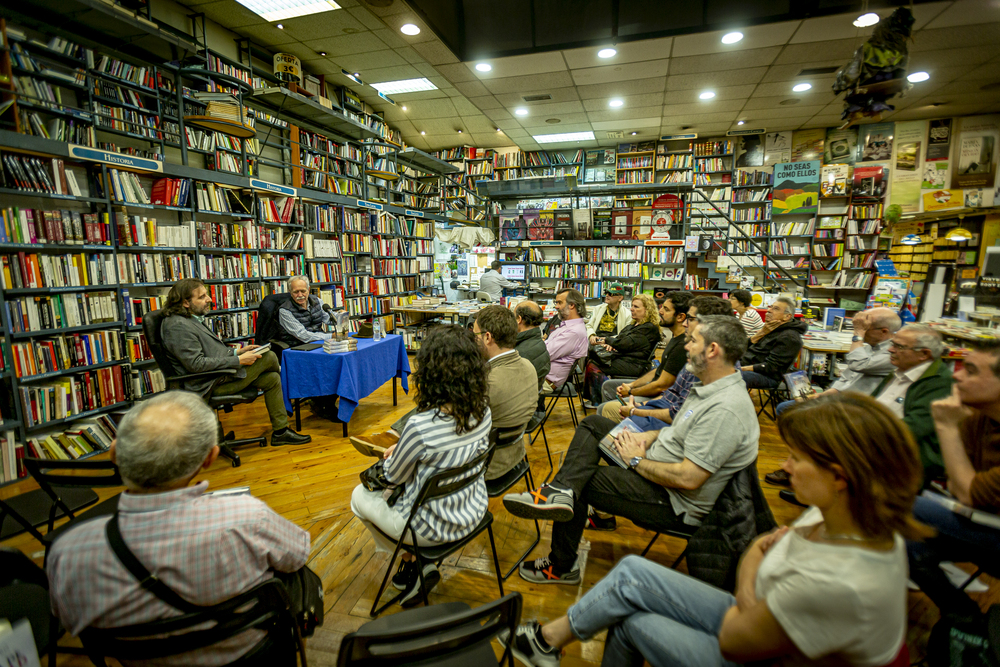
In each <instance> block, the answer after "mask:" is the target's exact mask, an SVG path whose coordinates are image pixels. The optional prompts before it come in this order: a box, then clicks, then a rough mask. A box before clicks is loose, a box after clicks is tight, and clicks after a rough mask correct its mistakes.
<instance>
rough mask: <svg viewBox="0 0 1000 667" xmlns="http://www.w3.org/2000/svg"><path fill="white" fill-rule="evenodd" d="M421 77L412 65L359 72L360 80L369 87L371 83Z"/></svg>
mask: <svg viewBox="0 0 1000 667" xmlns="http://www.w3.org/2000/svg"><path fill="white" fill-rule="evenodd" d="M421 76H422V75H421V73H420V70H418V69H417V68H416V67H414V66H413V65H396V66H395V67H380V68H378V69H365V70H363V71H362V72H361V77H362V80H363V81H364V82H365V83H367V84H369V85H370V84H373V83H382V82H384V81H400V80H403V79H419V78H420V77H421Z"/></svg>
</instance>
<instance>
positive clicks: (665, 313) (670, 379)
mask: <svg viewBox="0 0 1000 667" xmlns="http://www.w3.org/2000/svg"><path fill="white" fill-rule="evenodd" d="M691 299H692V294H691V292H667V296H666V298H665V299H664V300H663V302H662V303H661V304H660V307H659V313H660V326H661V327H666V328H667V329H668V330H669V331H670V334H671V337H670V340H669V341H667V346H666V348H665V349H664V350H663V354H661V355H660V364H659V365H658V366H657V367H656V368H654V369H653V370H651V371H649V372H648V373H646V374H645V375H643V376H642V377H640V378H638V379H636V380H631V381H629V380H627V379H618V380H614V379H612V380H607V381H606V382H605V383H604V384H603V385H602V386H601V398H602V399H603V400H604V401H606V403H604V404H602V405H600V406H598V409H597V412H598V414H603V410H604V409H605V408H606V407H607V405H608V403H612V404H614V405H620V402H619V401H618V400H617V399H618V397H621V398H623V399H624V398H628V397H629V396H635V397H636V402H639V403H642V402H644V401H648V400H651V399H653V398H656V397H657V396H659V395H660V394H662V393H663V392H664V391H665V390H666V389H667V388H668V387H670V386H671V385H672V384H673V383H674V380H675V379H676V378H677V376H678V374H680V372H681V370H683V368H684V364H686V363H687V352H686V351H685V350H684V344H685V343H686V342H687V340H686V339H685V338H684V327H685V325H686V324H687V317H688V304H690V303H691Z"/></svg>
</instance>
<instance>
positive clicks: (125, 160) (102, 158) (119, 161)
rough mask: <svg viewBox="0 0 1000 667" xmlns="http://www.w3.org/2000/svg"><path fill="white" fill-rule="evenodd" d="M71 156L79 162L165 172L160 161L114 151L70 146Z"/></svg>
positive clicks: (75, 145)
mask: <svg viewBox="0 0 1000 667" xmlns="http://www.w3.org/2000/svg"><path fill="white" fill-rule="evenodd" d="M68 148H69V156H70V157H75V158H77V159H79V160H90V161H91V162H103V163H104V164H109V165H112V166H115V167H128V168H129V169H141V170H142V171H160V172H162V171H163V163H162V162H160V161H159V160H149V159H146V158H144V157H136V156H135V155H122V154H121V153H115V152H114V151H102V150H99V149H97V148H91V147H90V146H79V145H77V144H70V145H69V146H68Z"/></svg>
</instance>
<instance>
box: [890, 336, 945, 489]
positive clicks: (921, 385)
mask: <svg viewBox="0 0 1000 667" xmlns="http://www.w3.org/2000/svg"><path fill="white" fill-rule="evenodd" d="M943 352H944V342H943V341H942V340H941V334H940V333H938V332H937V331H934V329H931V328H930V327H928V326H926V325H923V324H908V325H906V326H905V327H903V328H902V329H900V330H899V331H897V332H896V333H895V334H893V336H892V340H891V341H890V345H889V359H890V361H892V365H893V366H895V367H896V371H895V372H894V373H891V374H890V375H887V376H886V377H885V378H884V379H883V380H882V382H881V383H880V384H879V386H878V387H876V388H875V391H874V392H873V394H872V395H873V396H874V397H875V400H877V401H878V402H879V403H881V404H883V405H884V406H886V407H887V408H889V410H890V411H891V412H892V413H893V414H894V415H896V416H897V417H901V418H902V420H903V423H904V424H906V425H907V426H908V427H909V429H910V433H912V434H913V439H914V440H916V441H917V447H919V448H920V462H921V463H923V465H924V480H925V481H926V482H928V483H929V482H930V481H931V480H933V479H938V478H940V477H942V476H943V475H944V467H943V465H944V461H943V460H942V458H941V447H940V445H939V444H938V438H937V433H936V432H935V430H934V419H933V418H932V417H931V403H932V402H933V401H936V400H938V399H939V398H945V397H947V396H949V395H951V371H950V370H949V369H948V365H947V364H945V363H944V362H943V361H941V354H942V353H943Z"/></svg>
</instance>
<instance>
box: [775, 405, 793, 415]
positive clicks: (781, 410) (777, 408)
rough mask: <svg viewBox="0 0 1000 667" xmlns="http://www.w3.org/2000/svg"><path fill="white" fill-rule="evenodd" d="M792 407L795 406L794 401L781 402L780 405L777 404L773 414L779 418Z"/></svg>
mask: <svg viewBox="0 0 1000 667" xmlns="http://www.w3.org/2000/svg"><path fill="white" fill-rule="evenodd" d="M793 405H795V401H782V402H781V403H778V407H776V408H775V412H776V413H777V415H778V416H779V417H780V416H781V413H782V412H784V411H785V410H787V409H788V408H790V407H792V406H793Z"/></svg>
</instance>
